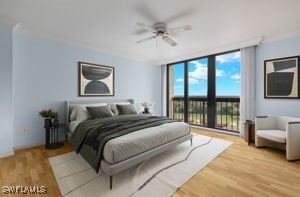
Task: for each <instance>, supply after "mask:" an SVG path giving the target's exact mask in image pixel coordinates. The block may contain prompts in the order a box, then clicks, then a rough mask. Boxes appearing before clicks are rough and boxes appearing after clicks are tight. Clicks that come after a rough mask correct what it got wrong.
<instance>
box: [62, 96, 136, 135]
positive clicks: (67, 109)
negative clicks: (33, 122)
mask: <svg viewBox="0 0 300 197" xmlns="http://www.w3.org/2000/svg"><path fill="white" fill-rule="evenodd" d="M123 102H129V103H131V104H134V99H97V100H96V99H95V100H73V101H65V125H66V126H65V132H66V134H67V132H68V130H69V121H70V112H71V108H72V107H73V106H74V105H78V104H98V103H99V104H101V103H107V104H113V103H123Z"/></svg>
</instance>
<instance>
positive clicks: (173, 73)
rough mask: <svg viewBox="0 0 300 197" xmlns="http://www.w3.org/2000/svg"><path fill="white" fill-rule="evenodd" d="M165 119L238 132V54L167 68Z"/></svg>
mask: <svg viewBox="0 0 300 197" xmlns="http://www.w3.org/2000/svg"><path fill="white" fill-rule="evenodd" d="M167 73H168V115H169V116H170V117H173V118H175V119H178V120H182V121H185V122H188V123H190V124H194V125H199V126H204V127H209V128H218V129H223V130H229V131H233V132H239V115H240V114H239V96H240V51H233V52H228V53H223V54H217V55H210V56H207V57H202V58H197V59H193V60H186V61H182V62H178V63H173V64H169V65H168V72H167Z"/></svg>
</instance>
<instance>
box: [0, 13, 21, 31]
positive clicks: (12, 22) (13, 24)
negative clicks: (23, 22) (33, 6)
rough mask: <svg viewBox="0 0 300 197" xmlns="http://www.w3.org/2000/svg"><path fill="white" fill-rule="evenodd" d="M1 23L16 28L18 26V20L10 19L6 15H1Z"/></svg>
mask: <svg viewBox="0 0 300 197" xmlns="http://www.w3.org/2000/svg"><path fill="white" fill-rule="evenodd" d="M0 24H1V25H4V26H7V27H9V28H10V29H12V30H14V29H15V27H16V26H18V24H19V23H18V21H15V20H13V19H9V18H6V17H2V16H0Z"/></svg>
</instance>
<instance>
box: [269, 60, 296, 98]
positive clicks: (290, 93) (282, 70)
mask: <svg viewBox="0 0 300 197" xmlns="http://www.w3.org/2000/svg"><path fill="white" fill-rule="evenodd" d="M299 57H300V56H292V57H285V58H277V59H269V60H265V61H264V97H265V98H280V99H297V98H299V93H300V91H299V90H300V88H299Z"/></svg>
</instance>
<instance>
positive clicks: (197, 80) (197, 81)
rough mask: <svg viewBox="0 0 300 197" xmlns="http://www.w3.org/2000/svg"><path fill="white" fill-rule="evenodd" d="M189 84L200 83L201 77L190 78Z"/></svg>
mask: <svg viewBox="0 0 300 197" xmlns="http://www.w3.org/2000/svg"><path fill="white" fill-rule="evenodd" d="M189 84H190V85H192V84H199V79H195V78H192V77H190V78H189Z"/></svg>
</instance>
